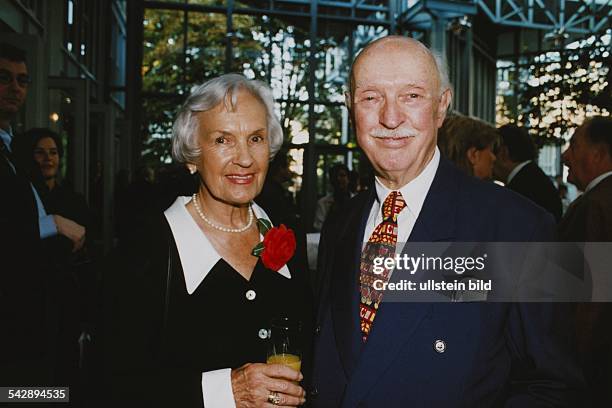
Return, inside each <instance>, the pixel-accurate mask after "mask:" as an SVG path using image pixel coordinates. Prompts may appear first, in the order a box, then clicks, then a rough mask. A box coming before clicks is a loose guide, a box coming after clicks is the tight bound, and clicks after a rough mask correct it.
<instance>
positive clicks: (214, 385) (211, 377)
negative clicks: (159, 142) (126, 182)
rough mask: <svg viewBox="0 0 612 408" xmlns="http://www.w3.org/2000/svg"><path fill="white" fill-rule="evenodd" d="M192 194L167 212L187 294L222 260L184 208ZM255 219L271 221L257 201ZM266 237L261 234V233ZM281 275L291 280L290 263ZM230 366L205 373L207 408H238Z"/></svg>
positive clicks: (205, 405) (282, 269) (203, 388)
mask: <svg viewBox="0 0 612 408" xmlns="http://www.w3.org/2000/svg"><path fill="white" fill-rule="evenodd" d="M190 201H191V197H183V196H181V197H178V198H177V199H176V201H174V204H172V205H171V206H170V207H169V208H168V209H167V210H166V211H165V212H164V215H165V217H166V220H168V224H170V229H171V230H172V236H173V237H174V240H175V241H176V247H177V249H178V253H179V258H180V260H181V266H182V268H183V274H184V276H185V283H186V286H187V293H189V294H190V295H191V294H193V292H195V290H196V289H197V287H198V286H199V285H200V284H201V283H202V281H203V280H204V278H206V275H208V273H209V272H210V270H211V269H212V268H213V267H214V266H215V265H216V264H217V262H218V261H219V260H220V259H221V255H219V253H218V252H217V251H216V250H215V248H214V247H213V245H212V244H211V243H210V241H209V240H208V238H207V237H206V235H205V234H204V233H203V232H202V230H201V229H200V227H199V226H198V224H197V223H196V221H195V220H194V219H193V217H192V216H191V214H189V212H188V211H187V208H186V207H185V206H186V205H187V204H188V203H189V202H190ZM251 207H252V208H253V212H254V213H255V217H256V218H264V219H266V220H268V221H269V220H270V218H269V217H268V215H267V214H266V213H265V211H264V210H263V209H262V208H261V207H259V206H258V205H257V204H255V203H253V204H252V205H251ZM260 238H261V239H263V237H262V236H260ZM278 272H279V273H280V274H281V275H282V276H284V277H285V278H287V279H291V274H290V272H289V268H288V267H287V265H284V266H283V267H282V268H281V269H280V270H279V271H278ZM231 373H232V369H231V368H222V369H219V370H214V371H206V372H203V373H202V396H203V398H204V407H205V408H235V407H236V404H235V402H234V394H233V392H232V380H231Z"/></svg>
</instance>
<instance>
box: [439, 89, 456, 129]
mask: <svg viewBox="0 0 612 408" xmlns="http://www.w3.org/2000/svg"><path fill="white" fill-rule="evenodd" d="M452 98H453V91H451V89H450V88H447V89H446V90H445V91H444V92H442V96H440V102H439V103H438V117H437V118H436V124H437V125H438V128H440V127H441V126H442V124H443V123H444V118H445V117H446V114H447V112H448V109H449V107H450V103H451V100H452Z"/></svg>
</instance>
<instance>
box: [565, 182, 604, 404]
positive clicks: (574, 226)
mask: <svg viewBox="0 0 612 408" xmlns="http://www.w3.org/2000/svg"><path fill="white" fill-rule="evenodd" d="M558 233H559V238H560V239H561V240H562V241H568V242H610V241H612V176H608V177H606V178H605V179H603V180H602V181H601V182H600V183H599V184H598V185H597V186H595V187H594V188H593V189H591V190H589V191H587V192H586V193H584V194H582V195H581V196H580V197H578V198H577V199H576V200H575V201H574V202H573V203H572V204H571V205H570V207H569V208H568V210H567V212H566V213H565V215H564V216H563V219H562V220H561V222H560V223H559V228H558ZM611 320H612V304H611V303H580V304H578V305H577V313H576V328H577V334H578V349H579V352H580V361H581V363H582V366H583V369H584V371H585V376H586V378H587V381H588V384H589V387H590V392H591V395H592V396H593V401H594V405H593V406H596V407H608V406H612V391H611V390H610V384H612V326H611V325H610V321H611Z"/></svg>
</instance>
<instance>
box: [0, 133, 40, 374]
mask: <svg viewBox="0 0 612 408" xmlns="http://www.w3.org/2000/svg"><path fill="white" fill-rule="evenodd" d="M0 143H2V142H1V141H0ZM0 191H1V193H0V234H1V236H2V239H0V251H1V253H2V258H1V261H0V262H1V263H2V267H1V268H0V322H2V325H3V328H2V335H0V386H10V385H42V384H43V383H44V381H45V378H46V377H45V374H44V373H43V372H42V363H41V361H42V357H43V354H44V346H43V344H44V337H45V334H44V320H45V319H44V310H45V309H44V302H45V298H44V281H43V277H42V274H41V268H40V266H39V262H40V257H39V256H40V253H41V248H40V245H41V243H40V236H39V229H38V213H37V207H36V202H35V199H34V194H33V192H32V187H31V185H30V182H29V181H28V180H27V179H26V178H25V177H24V176H23V175H22V174H21V173H20V172H19V170H17V172H15V171H14V170H13V167H12V166H11V162H10V159H9V157H8V155H7V154H5V152H4V151H2V150H1V149H0Z"/></svg>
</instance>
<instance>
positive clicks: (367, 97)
mask: <svg viewBox="0 0 612 408" xmlns="http://www.w3.org/2000/svg"><path fill="white" fill-rule="evenodd" d="M361 100H362V101H364V102H373V101H375V100H376V96H375V95H365V96H363V97H362V98H361Z"/></svg>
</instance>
